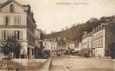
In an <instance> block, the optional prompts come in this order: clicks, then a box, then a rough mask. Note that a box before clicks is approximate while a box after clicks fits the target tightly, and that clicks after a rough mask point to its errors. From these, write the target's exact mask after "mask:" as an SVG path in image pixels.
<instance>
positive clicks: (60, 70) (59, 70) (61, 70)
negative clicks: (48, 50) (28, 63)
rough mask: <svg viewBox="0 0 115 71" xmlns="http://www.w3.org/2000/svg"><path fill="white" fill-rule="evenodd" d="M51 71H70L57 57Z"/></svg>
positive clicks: (53, 61)
mask: <svg viewBox="0 0 115 71" xmlns="http://www.w3.org/2000/svg"><path fill="white" fill-rule="evenodd" d="M49 71H68V69H67V68H66V67H64V65H63V63H62V62H61V61H60V60H59V59H58V58H57V57H54V58H53V59H52V66H51V68H50V69H49Z"/></svg>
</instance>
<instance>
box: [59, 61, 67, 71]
mask: <svg viewBox="0 0 115 71" xmlns="http://www.w3.org/2000/svg"><path fill="white" fill-rule="evenodd" d="M58 60H59V62H60V63H61V64H62V65H63V66H64V68H65V69H66V71H69V70H68V69H67V68H66V66H65V65H64V64H63V63H62V62H61V60H60V59H58Z"/></svg>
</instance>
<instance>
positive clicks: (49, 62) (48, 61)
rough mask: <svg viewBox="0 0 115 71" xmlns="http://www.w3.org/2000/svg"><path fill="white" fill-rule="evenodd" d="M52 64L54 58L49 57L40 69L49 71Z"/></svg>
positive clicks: (40, 70)
mask: <svg viewBox="0 0 115 71" xmlns="http://www.w3.org/2000/svg"><path fill="white" fill-rule="evenodd" d="M51 65H52V59H48V60H46V61H45V62H44V63H43V64H42V65H41V66H40V69H39V70H38V71H48V70H49V68H50V67H51Z"/></svg>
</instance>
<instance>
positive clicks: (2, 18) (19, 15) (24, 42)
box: [0, 0, 36, 58]
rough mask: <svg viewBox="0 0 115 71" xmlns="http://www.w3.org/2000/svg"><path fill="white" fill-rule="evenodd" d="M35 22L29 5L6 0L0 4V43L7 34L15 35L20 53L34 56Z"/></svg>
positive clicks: (27, 56)
mask: <svg viewBox="0 0 115 71" xmlns="http://www.w3.org/2000/svg"><path fill="white" fill-rule="evenodd" d="M35 23H36V22H35V20H34V18H33V13H32V11H31V6H30V5H21V4H20V3H18V2H17V1H16V0H7V1H6V2H4V3H2V4H1V5H0V43H2V42H3V41H5V40H6V39H7V37H8V36H14V35H16V37H17V39H18V41H19V42H20V43H21V46H22V49H21V55H25V57H26V58H34V47H35V38H34V30H35V29H36V24H35ZM21 55H20V56H21Z"/></svg>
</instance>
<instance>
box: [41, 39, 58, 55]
mask: <svg viewBox="0 0 115 71" xmlns="http://www.w3.org/2000/svg"><path fill="white" fill-rule="evenodd" d="M43 46H44V51H48V52H49V53H50V55H51V56H54V55H55V54H56V52H57V50H58V48H57V47H58V45H57V41H55V40H44V41H43Z"/></svg>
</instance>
